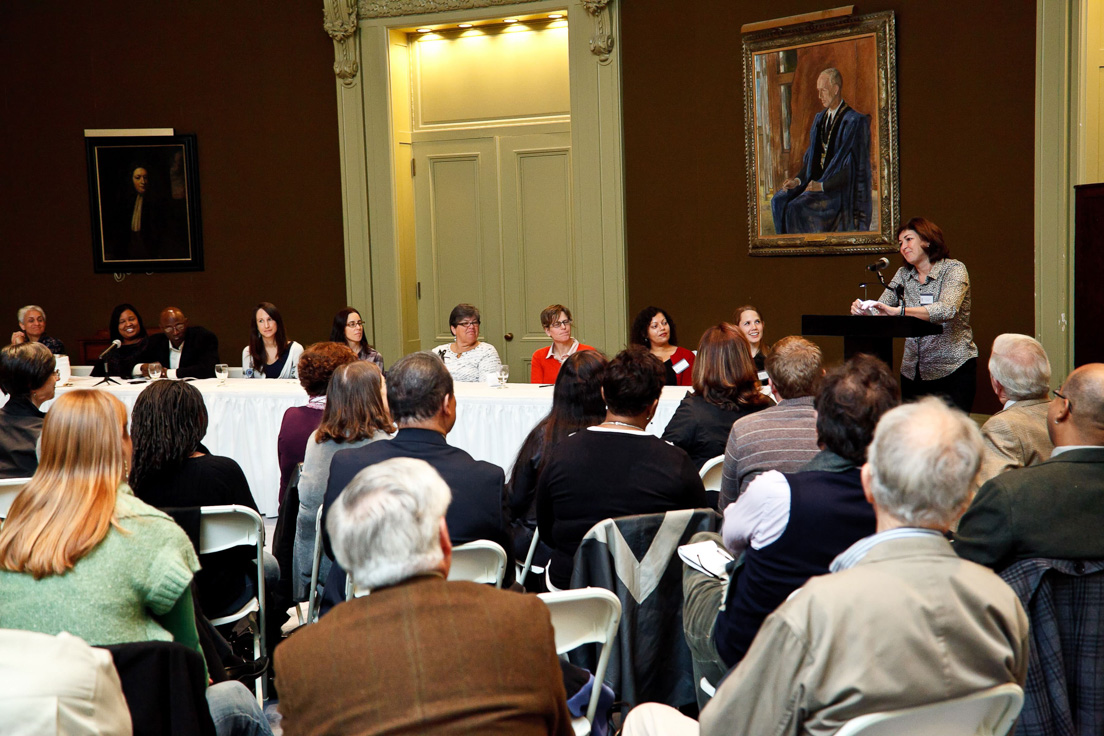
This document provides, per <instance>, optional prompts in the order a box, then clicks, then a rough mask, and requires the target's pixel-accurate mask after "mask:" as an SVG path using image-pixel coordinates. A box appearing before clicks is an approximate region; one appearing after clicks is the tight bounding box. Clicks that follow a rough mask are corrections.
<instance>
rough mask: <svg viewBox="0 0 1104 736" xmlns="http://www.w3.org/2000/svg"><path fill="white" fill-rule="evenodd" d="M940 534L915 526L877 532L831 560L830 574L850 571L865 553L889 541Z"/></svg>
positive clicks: (937, 535) (940, 535)
mask: <svg viewBox="0 0 1104 736" xmlns="http://www.w3.org/2000/svg"><path fill="white" fill-rule="evenodd" d="M942 536H943V535H942V534H941V533H940V532H937V531H935V530H934V529H922V528H920V527H915V526H902V527H897V528H896V529H890V530H888V531H884V532H878V533H877V534H871V535H870V536H869V537H863V538H862V539H860V540H859V541H857V542H855V543H854V544H852V545H851V546H850V547H848V548H847V549H845V550H844V551H843V552H840V553H839V554H838V555H837V556H836V559H834V560H832V564H831V565H830V566H829V567H828V569H829V570H831V571H832V572H841V571H843V570H850V569H851V568H852V567H854V566H855V565H857V564H859V563H860V562H861V561H862V558H864V557H866V553H867V552H869V551H870V550H872V549H874V548H875V547H877V546H878V545H879V544H881V543H882V542H888V541H890V540H891V539H908V538H909V537H942Z"/></svg>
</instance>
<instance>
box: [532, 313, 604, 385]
mask: <svg viewBox="0 0 1104 736" xmlns="http://www.w3.org/2000/svg"><path fill="white" fill-rule="evenodd" d="M540 320H541V327H543V328H544V334H546V335H548V337H549V338H550V339H551V340H552V346H551V347H549V348H539V349H537V351H536V352H534V353H533V362H532V364H531V365H530V368H529V383H555V382H556V376H557V375H558V374H559V372H560V366H562V365H563V364H564V361H565V360H567V359H568V358H570V357H571V356H572V355H574V354H575V353H577V352H581V351H583V350H593V349H594V348H592V347H591V346H589V345H583V344H582V343H580V342H579V341H578V340H576V339H575V338H573V337H572V336H571V322H572V320H571V310H570V309H568V308H567V307H565V306H564V305H562V304H553V305H551V306H548V307H545V308H544V309H543V310H542V311H541V314H540Z"/></svg>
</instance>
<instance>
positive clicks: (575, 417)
mask: <svg viewBox="0 0 1104 736" xmlns="http://www.w3.org/2000/svg"><path fill="white" fill-rule="evenodd" d="M606 364H607V361H606V356H604V355H602V354H601V353H599V352H598V351H597V350H587V351H586V352H578V353H575V354H573V355H572V356H571V357H569V358H568V359H567V360H565V361H564V363H563V366H562V367H560V369H559V375H557V376H556V387H555V388H554V389H553V390H552V411H550V412H548V416H546V417H545V418H544V419H542V420H540V422H538V423H537V426H535V427H533V431H531V432H530V433H529V436H528V437H526V438H525V441H524V442H523V443H522V444H521V450H519V451H518V455H517V460H515V461H514V469H513V471H512V472H511V474H510V483H509V485H508V486H507V496H508V497H509V503H510V516H511V517H512V518H513V519H514V557H515V559H519V560H524V559H525V557H526V555H527V553H528V551H529V545H530V543H531V542H532V539H533V530H534V529H535V528H536V526H537V524H536V521H537V519H536V507H535V504H534V501H535V500H536V497H537V479H538V478H540V474H541V470H542V469H543V468H544V466H545V464H546V463H547V462H548V458H549V456H550V455H551V454H552V451H553V450H555V449H556V446H557V445H558V444H559V443H560V442H562V441H563V440H564V439H565V438H566V437H568V436H569V435H572V434H575V433H576V432H578V431H579V430H581V429H585V428H587V427H590V426H593V425H595V424H599V423H600V422H601V421H602V420H603V419H605V418H606V402H605V401H603V400H602V377H603V376H604V375H605V372H606ZM551 553H552V551H551V550H550V549H549V548H548V546H547V545H545V544H543V543H542V544H541V545H540V549H539V550H538V553H537V556H536V557H535V558H534V560H533V564H535V565H539V566H542V567H543V566H544V565H545V564H546V563H547V562H548V557H549V555H550V554H551Z"/></svg>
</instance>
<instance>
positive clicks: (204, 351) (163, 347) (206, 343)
mask: <svg viewBox="0 0 1104 736" xmlns="http://www.w3.org/2000/svg"><path fill="white" fill-rule="evenodd" d="M138 362H139V363H153V362H157V363H160V364H161V365H163V366H165V369H166V370H168V368H169V338H168V336H167V335H165V333H163V332H161V333H158V334H156V335H152V336H150V339H149V343H148V344H147V345H146V351H145V353H143V355H142V358H141V359H140V360H139V361H138ZM218 362H219V356H218V338H217V337H216V336H215V333H213V332H211V331H210V330H207V329H204V328H203V327H199V326H191V327H189V328H188V330H187V332H185V333H184V350H183V351H182V352H181V354H180V367H179V368H177V369H176V375H177V377H178V378H214V377H215V364H216V363H218Z"/></svg>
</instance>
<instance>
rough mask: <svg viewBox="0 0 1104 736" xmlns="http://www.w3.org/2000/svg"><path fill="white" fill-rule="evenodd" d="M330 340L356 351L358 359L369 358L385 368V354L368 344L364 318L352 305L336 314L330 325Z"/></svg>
mask: <svg viewBox="0 0 1104 736" xmlns="http://www.w3.org/2000/svg"><path fill="white" fill-rule="evenodd" d="M330 342H336V343H338V344H339V345H344V346H346V347H347V348H349V349H350V350H352V351H353V352H354V353H356V356H357V359H359V360H369V361H371V362H373V363H375V364H376V365H377V366H379V369H380V370H381V371H382V370H383V356H382V355H380V354H379V351H378V350H376V349H375V348H374V347H372V346H371V345H369V344H368V338H367V336H365V334H364V320H363V319H361V317H360V312H358V311H357V310H355V309H353V308H352V307H345V308H344V309H340V310H338V312H337V314H335V315H334V320H333V326H332V327H330Z"/></svg>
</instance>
